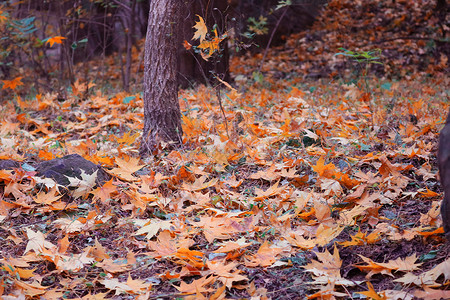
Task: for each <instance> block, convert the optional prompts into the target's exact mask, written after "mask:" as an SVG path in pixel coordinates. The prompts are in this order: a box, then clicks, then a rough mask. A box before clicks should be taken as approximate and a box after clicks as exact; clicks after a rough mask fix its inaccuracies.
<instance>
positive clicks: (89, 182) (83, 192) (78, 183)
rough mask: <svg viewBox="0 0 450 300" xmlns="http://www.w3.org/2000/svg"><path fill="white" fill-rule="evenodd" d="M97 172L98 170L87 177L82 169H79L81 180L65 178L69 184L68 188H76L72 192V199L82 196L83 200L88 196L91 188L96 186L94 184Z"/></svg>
mask: <svg viewBox="0 0 450 300" xmlns="http://www.w3.org/2000/svg"><path fill="white" fill-rule="evenodd" d="M97 171H98V170H95V172H94V173H92V174H90V175H89V174H87V173H85V172H84V170H83V169H81V175H80V176H81V178H82V179H79V178H76V177H69V176H66V177H67V179H68V180H69V182H70V184H69V185H68V186H69V187H76V189H75V190H73V191H72V196H73V197H75V198H78V197H81V196H82V197H83V199H85V198H87V197H88V196H89V194H90V192H91V191H92V188H93V187H94V186H95V185H96V184H97V183H96V179H97Z"/></svg>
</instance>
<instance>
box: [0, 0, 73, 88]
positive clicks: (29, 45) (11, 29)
mask: <svg viewBox="0 0 450 300" xmlns="http://www.w3.org/2000/svg"><path fill="white" fill-rule="evenodd" d="M16 5H17V4H16ZM14 6H15V5H12V6H6V7H3V6H0V35H1V36H2V38H1V39H0V75H1V77H3V78H8V79H7V80H3V81H2V82H3V86H2V89H11V90H16V87H17V86H20V85H22V84H23V83H22V81H21V80H22V79H23V78H24V76H23V68H24V67H27V68H30V69H32V70H34V72H32V73H34V74H35V78H34V79H35V80H37V78H38V77H44V78H47V74H48V72H49V69H48V68H45V67H44V65H46V64H47V65H48V64H49V57H48V56H47V54H46V52H45V48H46V45H49V46H50V47H53V46H54V44H55V43H56V44H61V43H62V40H63V39H65V38H64V37H61V36H50V37H47V38H43V37H41V38H39V35H40V36H42V35H43V34H45V33H43V32H41V33H40V34H37V30H38V27H36V24H35V23H36V18H35V17H34V16H28V17H25V18H14V17H13V16H12V12H13V9H14ZM20 75H21V76H20ZM32 79H33V78H31V76H30V78H27V80H28V81H31V80H32Z"/></svg>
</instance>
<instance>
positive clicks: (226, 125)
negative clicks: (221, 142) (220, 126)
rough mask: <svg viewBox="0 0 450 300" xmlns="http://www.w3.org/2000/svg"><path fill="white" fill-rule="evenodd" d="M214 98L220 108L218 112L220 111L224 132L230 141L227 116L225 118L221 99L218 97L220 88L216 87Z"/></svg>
mask: <svg viewBox="0 0 450 300" xmlns="http://www.w3.org/2000/svg"><path fill="white" fill-rule="evenodd" d="M216 96H217V99H218V100H219V106H220V110H221V111H222V115H223V119H224V120H225V130H226V131H227V136H228V139H230V134H229V132H228V121H227V116H225V110H224V109H223V106H222V98H221V96H220V87H217V89H216Z"/></svg>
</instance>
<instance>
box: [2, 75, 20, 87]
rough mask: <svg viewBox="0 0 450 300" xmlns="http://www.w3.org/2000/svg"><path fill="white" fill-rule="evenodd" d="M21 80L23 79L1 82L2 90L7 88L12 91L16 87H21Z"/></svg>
mask: <svg viewBox="0 0 450 300" xmlns="http://www.w3.org/2000/svg"><path fill="white" fill-rule="evenodd" d="M22 78H23V77H16V78H14V79H13V80H2V82H3V87H2V89H3V90H6V89H8V88H9V89H11V90H14V89H15V88H16V87H18V86H21V85H23V82H22Z"/></svg>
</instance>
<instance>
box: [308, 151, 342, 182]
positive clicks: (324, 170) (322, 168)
mask: <svg viewBox="0 0 450 300" xmlns="http://www.w3.org/2000/svg"><path fill="white" fill-rule="evenodd" d="M312 169H313V170H314V171H315V172H316V173H317V174H318V175H319V176H320V177H325V178H331V176H332V175H333V174H334V173H335V169H336V166H335V165H334V164H332V163H329V164H327V165H325V158H324V157H323V156H321V157H320V158H319V160H318V161H317V163H316V165H315V166H312Z"/></svg>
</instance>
